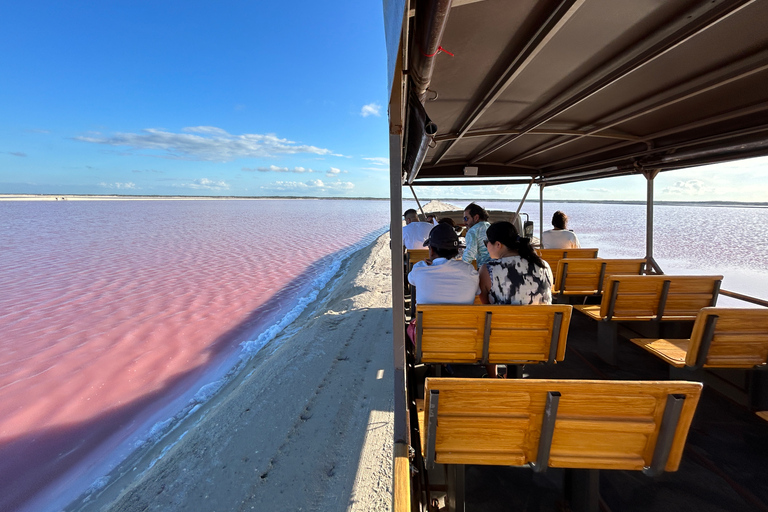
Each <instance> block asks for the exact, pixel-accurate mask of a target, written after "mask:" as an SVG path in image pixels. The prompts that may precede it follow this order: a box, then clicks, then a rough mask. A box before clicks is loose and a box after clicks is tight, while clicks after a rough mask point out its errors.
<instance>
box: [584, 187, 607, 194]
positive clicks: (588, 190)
mask: <svg viewBox="0 0 768 512" xmlns="http://www.w3.org/2000/svg"><path fill="white" fill-rule="evenodd" d="M587 192H597V193H599V194H604V193H606V192H610V190H608V189H607V188H588V189H587Z"/></svg>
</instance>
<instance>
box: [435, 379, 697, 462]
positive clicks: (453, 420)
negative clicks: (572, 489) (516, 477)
mask: <svg viewBox="0 0 768 512" xmlns="http://www.w3.org/2000/svg"><path fill="white" fill-rule="evenodd" d="M701 388H702V385H701V384H700V383H698V382H684V381H662V382H658V381H648V382H642V381H579V380H536V379H525V380H519V379H517V380H495V379H441V378H428V379H427V380H426V383H425V395H426V396H427V397H429V396H430V393H431V392H432V391H434V390H437V391H439V394H440V402H439V408H438V412H437V416H438V420H437V425H436V428H437V430H436V434H435V436H436V437H435V441H436V442H435V450H436V460H437V462H441V463H450V464H516V465H520V464H525V463H529V462H534V461H535V458H536V454H537V452H538V440H539V437H540V435H541V422H542V418H543V414H544V407H545V404H546V396H547V393H548V392H549V391H558V392H559V393H560V394H561V396H560V401H559V407H558V412H557V419H556V422H555V431H554V436H553V440H552V447H551V450H550V458H549V461H548V464H549V465H551V466H553V467H567V468H591V469H642V468H643V467H646V466H650V465H651V462H652V458H653V453H654V448H655V443H656V439H657V437H658V432H659V428H660V423H661V418H662V417H663V414H664V409H665V407H666V402H667V395H669V394H682V395H685V396H686V399H685V402H684V403H683V409H682V413H681V416H680V421H679V423H678V425H677V428H676V430H675V436H674V442H673V446H672V449H671V452H670V457H669V459H668V461H667V464H666V470H667V471H675V470H676V469H677V468H678V466H679V464H680V458H681V457H682V451H683V447H684V444H685V438H686V436H687V433H688V429H689V427H690V423H691V420H692V418H693V413H694V411H695V409H696V405H697V403H698V399H699V396H700V394H701ZM427 400H428V399H427ZM424 405H425V407H427V408H428V407H429V404H428V403H426V404H424ZM422 430H423V431H427V430H428V429H427V428H426V426H424V427H423V428H422ZM423 444H424V445H426V440H425V442H424V443H423Z"/></svg>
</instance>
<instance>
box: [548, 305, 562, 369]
mask: <svg viewBox="0 0 768 512" xmlns="http://www.w3.org/2000/svg"><path fill="white" fill-rule="evenodd" d="M562 325H563V314H562V313H561V312H559V311H558V312H557V313H555V321H554V323H553V325H552V339H551V340H549V359H547V363H549V364H552V363H553V362H554V361H555V359H556V358H557V349H558V348H560V329H561V328H562Z"/></svg>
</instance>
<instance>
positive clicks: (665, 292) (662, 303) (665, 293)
mask: <svg viewBox="0 0 768 512" xmlns="http://www.w3.org/2000/svg"><path fill="white" fill-rule="evenodd" d="M670 284H672V281H670V280H669V279H665V280H664V286H663V287H662V288H661V297H659V308H658V310H657V311H656V320H657V321H658V320H661V317H662V316H664V309H665V308H666V307H667V297H669V286H670Z"/></svg>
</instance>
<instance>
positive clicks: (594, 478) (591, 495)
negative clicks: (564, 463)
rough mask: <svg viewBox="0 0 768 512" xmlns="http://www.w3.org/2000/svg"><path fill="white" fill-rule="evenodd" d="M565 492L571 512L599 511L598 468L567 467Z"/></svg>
mask: <svg viewBox="0 0 768 512" xmlns="http://www.w3.org/2000/svg"><path fill="white" fill-rule="evenodd" d="M565 494H566V496H567V499H568V502H569V503H570V505H571V508H570V509H571V510H572V511H573V512H599V511H600V470H599V469H567V470H566V473H565Z"/></svg>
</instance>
